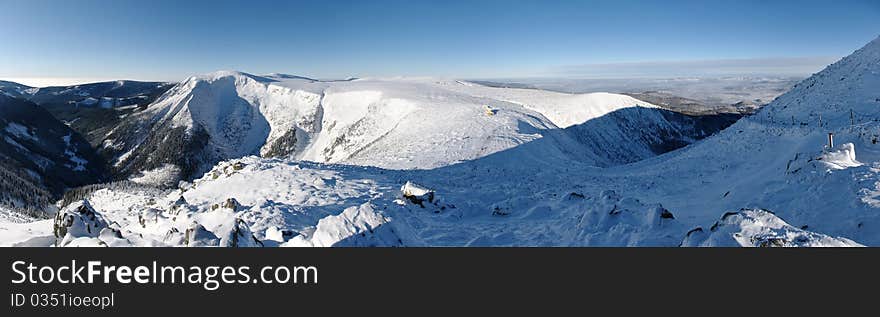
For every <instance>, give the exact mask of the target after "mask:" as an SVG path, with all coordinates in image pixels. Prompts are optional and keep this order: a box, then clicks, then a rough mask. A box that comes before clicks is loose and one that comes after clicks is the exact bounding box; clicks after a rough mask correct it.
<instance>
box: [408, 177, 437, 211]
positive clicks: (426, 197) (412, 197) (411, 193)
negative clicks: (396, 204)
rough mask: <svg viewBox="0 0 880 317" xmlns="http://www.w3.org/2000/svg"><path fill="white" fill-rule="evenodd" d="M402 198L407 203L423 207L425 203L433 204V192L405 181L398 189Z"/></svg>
mask: <svg viewBox="0 0 880 317" xmlns="http://www.w3.org/2000/svg"><path fill="white" fill-rule="evenodd" d="M400 192H401V194H402V195H403V198H404V199H406V200H408V201H409V202H411V203H413V204H416V205H419V206H422V207H425V202H428V203H433V202H434V191H433V190H430V189H428V188H426V187H424V186H421V185H419V184H416V183H413V182H410V181H407V182H406V184H403V186H402V187H401V188H400Z"/></svg>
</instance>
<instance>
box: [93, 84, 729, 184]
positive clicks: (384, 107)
mask: <svg viewBox="0 0 880 317" xmlns="http://www.w3.org/2000/svg"><path fill="white" fill-rule="evenodd" d="M643 108H644V109H643ZM618 112H620V113H618ZM611 113H614V115H612V116H610V117H608V118H604V116H605V115H606V114H611ZM599 117H603V118H602V119H603V120H604V122H602V123H601V124H600V123H599V122H598V121H597V122H595V123H594V124H590V125H585V126H580V127H575V125H576V124H579V123H584V122H587V121H590V120H591V119H596V118H599ZM135 118H136V119H134V120H131V122H132V124H128V125H123V126H121V127H120V128H119V129H116V130H114V131H111V133H110V136H109V137H108V138H107V139H108V143H107V144H106V145H105V146H107V147H112V148H115V149H119V152H120V153H122V154H121V155H120V156H119V157H117V159H116V160H115V161H114V165H115V166H117V167H118V168H119V172H120V173H121V174H123V175H135V176H137V175H141V174H142V173H143V172H147V173H151V174H167V176H168V178H169V181H168V183H172V184H173V183H175V181H176V180H177V179H191V178H194V177H198V176H199V175H201V174H202V173H204V172H205V171H207V170H209V169H210V168H211V167H212V166H213V165H214V164H215V163H216V162H219V161H222V160H228V159H233V158H238V157H243V156H247V155H260V156H263V157H282V158H288V159H296V160H307V161H313V162H321V163H345V164H354V165H366V166H376V167H382V168H389V169H431V168H436V167H440V166H446V165H449V164H454V163H457V162H463V161H468V160H473V159H476V158H479V157H484V156H486V155H489V154H492V153H495V152H498V151H502V150H505V149H509V148H512V147H515V146H518V145H521V144H524V143H528V142H530V141H533V140H536V139H540V138H545V139H548V140H552V142H542V143H540V144H542V145H544V146H546V148H545V149H543V151H548V152H557V153H565V155H573V156H576V157H578V160H581V161H585V162H589V163H590V164H591V165H595V166H611V165H616V164H622V163H629V162H632V161H636V160H639V159H643V158H646V157H650V156H654V155H656V154H659V153H663V152H666V151H669V150H671V149H675V148H678V147H681V146H684V145H686V144H689V143H692V142H694V141H695V140H698V139H700V138H703V137H705V136H708V135H710V134H712V133H714V132H716V131H719V130H720V129H723V128H724V127H726V126H728V125H729V124H731V123H732V122H733V121H734V120H735V118H733V119H731V118H721V119H719V118H715V117H711V118H710V117H694V116H687V115H681V114H678V113H673V112H668V111H662V110H661V109H657V108H656V107H655V106H653V105H651V104H648V103H645V102H642V101H639V100H637V99H634V98H631V97H627V96H623V95H615V94H603V93H597V94H583V95H571V94H563V93H554V92H548V91H540V90H531V89H499V88H491V87H486V86H480V85H476V84H471V83H467V82H461V81H452V80H436V79H421V78H415V79H413V78H391V79H356V80H346V81H317V80H313V79H309V78H304V77H299V76H291V75H280V74H274V75H268V76H255V75H250V74H246V73H240V72H217V73H213V74H207V75H202V76H194V77H191V78H189V79H187V80H186V81H184V82H182V83H180V84H178V85H177V86H175V87H174V88H172V89H171V90H169V91H168V92H167V93H166V94H165V95H163V96H162V97H161V98H159V99H158V100H157V101H156V102H154V103H153V104H151V105H150V106H149V107H148V108H147V109H146V110H145V111H144V112H143V113H140V114H138V115H137V116H136V117H135ZM563 128H567V129H563ZM169 140H170V141H169ZM597 143H599V144H598V146H597ZM621 153H627V154H626V155H621Z"/></svg>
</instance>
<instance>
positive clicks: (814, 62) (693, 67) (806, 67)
mask: <svg viewBox="0 0 880 317" xmlns="http://www.w3.org/2000/svg"><path fill="white" fill-rule="evenodd" d="M839 59H840V57H831V56H816V57H764V58H736V59H733V58H732V59H707V60H684V61H647V62H624V63H604V64H583V65H568V66H560V67H556V68H553V69H550V70H549V71H548V73H547V74H544V75H545V76H548V77H554V76H557V77H577V78H644V77H656V78H661V77H690V76H694V77H717V76H745V75H772V76H806V75H810V74H812V73H815V72H818V71H820V70H822V69H823V68H825V67H826V66H828V65H830V64H831V63H834V62H835V61H837V60H839Z"/></svg>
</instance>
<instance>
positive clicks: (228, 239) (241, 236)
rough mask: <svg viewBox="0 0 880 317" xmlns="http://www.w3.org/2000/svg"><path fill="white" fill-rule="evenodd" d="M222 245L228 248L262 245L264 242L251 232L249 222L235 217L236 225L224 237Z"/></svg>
mask: <svg viewBox="0 0 880 317" xmlns="http://www.w3.org/2000/svg"><path fill="white" fill-rule="evenodd" d="M220 246H221V247H227V248H253V247H262V246H263V242H262V241H260V240H258V239H257V237H255V236H254V234H253V233H252V232H251V230H250V228H248V226H247V224H246V223H245V222H244V221H242V220H241V219H235V225H234V226H233V227H232V230H230V231H229V233H227V234H226V235H225V236H224V237H223V238H222V239H220Z"/></svg>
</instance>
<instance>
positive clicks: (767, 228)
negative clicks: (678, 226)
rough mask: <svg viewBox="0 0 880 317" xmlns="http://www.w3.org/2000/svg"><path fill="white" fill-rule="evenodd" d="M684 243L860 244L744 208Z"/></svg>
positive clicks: (691, 234) (689, 236)
mask: <svg viewBox="0 0 880 317" xmlns="http://www.w3.org/2000/svg"><path fill="white" fill-rule="evenodd" d="M681 246H683V247H859V246H862V245H861V244H859V243H856V242H854V241H852V240H849V239H846V238H840V237H831V236H828V235H824V234H821V233H815V232H811V231H806V230H802V229H799V228H796V227H794V226H791V225H789V224H788V223H786V222H785V221H783V220H782V219H780V218H779V217H777V216H776V215H774V214H773V213H772V212H770V211H768V210H763V209H742V210H740V211H738V212H727V213H725V214H724V215H723V216H721V219H720V220H719V221H717V222H715V224H714V225H712V227H711V228H710V229H709V231H705V230H703V229H702V228H695V229H693V230H691V231H690V232H688V233H687V235H686V236H685V238H684V240H683V241H682V242H681Z"/></svg>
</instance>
